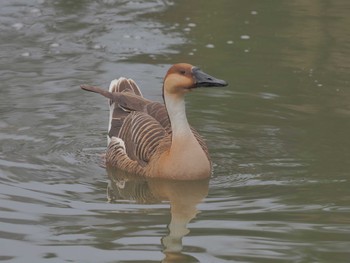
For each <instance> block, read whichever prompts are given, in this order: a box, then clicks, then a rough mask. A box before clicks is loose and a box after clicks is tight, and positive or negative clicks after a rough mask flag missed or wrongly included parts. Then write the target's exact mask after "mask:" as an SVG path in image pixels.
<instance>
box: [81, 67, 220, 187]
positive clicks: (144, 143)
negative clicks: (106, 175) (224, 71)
mask: <svg viewBox="0 0 350 263" xmlns="http://www.w3.org/2000/svg"><path fill="white" fill-rule="evenodd" d="M226 85H227V83H226V82H225V81H223V80H219V79H216V78H214V77H212V76H210V75H208V74H206V73H204V72H202V71H201V70H199V69H198V68H197V67H194V66H192V65H190V64H185V63H180V64H175V65H173V66H172V67H171V68H170V69H169V70H168V72H167V74H166V76H165V78H164V84H163V98H164V104H162V103H159V102H153V101H150V100H148V99H146V98H144V97H143V96H142V93H141V91H140V89H139V87H138V86H137V85H136V83H135V82H134V81H133V80H131V79H126V78H123V77H122V78H119V79H117V80H113V81H112V82H111V84H110V87H109V90H108V91H107V90H104V89H102V88H99V87H95V86H88V85H82V86H81V88H82V89H84V90H87V91H92V92H96V93H100V94H101V95H103V96H105V97H107V98H109V105H110V120H109V127H108V147H107V152H106V165H107V166H111V167H115V168H117V169H121V170H123V171H125V172H128V173H132V174H138V175H141V176H146V177H158V178H173V179H181V180H194V179H200V178H207V177H209V176H210V174H211V169H212V167H211V161H210V157H209V153H208V148H207V145H206V143H205V142H204V140H203V138H202V137H201V136H200V135H199V134H198V132H197V131H195V130H194V129H193V128H192V127H191V126H190V125H189V124H188V121H187V117H186V111H185V101H184V96H185V94H186V93H188V92H189V91H191V90H192V89H195V88H197V87H219V86H226Z"/></svg>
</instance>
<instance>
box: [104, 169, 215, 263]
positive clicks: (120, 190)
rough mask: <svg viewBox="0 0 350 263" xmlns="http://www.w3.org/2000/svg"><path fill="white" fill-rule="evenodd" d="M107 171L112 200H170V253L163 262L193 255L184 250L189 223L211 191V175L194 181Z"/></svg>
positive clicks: (167, 245) (167, 241) (166, 247)
mask: <svg viewBox="0 0 350 263" xmlns="http://www.w3.org/2000/svg"><path fill="white" fill-rule="evenodd" d="M107 171H108V176H109V178H110V182H109V185H108V187H107V197H108V200H109V201H110V202H114V201H117V200H133V201H136V202H137V203H142V204H151V203H160V202H162V201H169V202H170V212H171V221H170V223H169V225H168V229H169V233H168V235H167V236H165V237H163V238H162V244H163V246H164V250H163V252H164V254H165V255H166V257H165V258H164V260H163V262H181V260H183V259H184V258H187V257H190V256H189V255H184V254H182V253H181V251H182V238H183V237H184V236H185V235H187V234H188V233H189V230H188V228H187V224H188V223H189V222H190V221H191V219H193V218H194V217H195V216H196V214H197V213H198V210H197V208H196V206H197V205H198V204H199V203H200V202H201V201H202V200H203V198H205V197H206V196H207V194H208V187H209V179H204V180H194V181H177V180H169V179H146V178H144V177H137V176H135V175H132V176H130V175H128V174H126V173H124V172H122V171H120V170H116V169H107ZM179 260H180V261H179Z"/></svg>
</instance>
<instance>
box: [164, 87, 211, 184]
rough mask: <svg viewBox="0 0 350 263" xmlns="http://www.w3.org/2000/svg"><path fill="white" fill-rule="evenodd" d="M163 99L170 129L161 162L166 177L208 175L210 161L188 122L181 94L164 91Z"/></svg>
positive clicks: (192, 177) (194, 177)
mask: <svg viewBox="0 0 350 263" xmlns="http://www.w3.org/2000/svg"><path fill="white" fill-rule="evenodd" d="M164 101H165V105H166V108H167V110H168V114H169V119H170V123H171V129H172V140H171V146H170V149H169V152H168V153H167V154H166V155H165V156H166V158H165V161H164V162H163V167H165V168H164V170H163V171H164V173H167V177H172V178H183V179H199V178H207V177H209V176H210V171H211V166H210V162H209V160H208V158H207V155H206V154H205V152H204V151H203V149H202V147H201V146H200V144H199V143H198V141H197V139H196V137H195V136H194V134H193V132H192V131H191V128H190V125H189V124H188V121H187V118H186V111H185V101H184V97H183V95H174V94H166V93H165V94H164Z"/></svg>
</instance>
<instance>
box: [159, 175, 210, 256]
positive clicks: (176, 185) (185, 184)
mask: <svg viewBox="0 0 350 263" xmlns="http://www.w3.org/2000/svg"><path fill="white" fill-rule="evenodd" d="M208 184H209V180H208V179H205V180H195V181H173V182H171V183H170V182H168V183H167V184H163V185H162V186H163V187H161V188H160V187H159V188H158V189H161V190H162V192H159V193H161V194H162V195H163V196H166V197H167V199H168V200H169V201H170V206H171V221H170V223H169V225H168V229H169V234H168V235H167V236H166V237H164V238H163V245H164V247H165V250H164V252H180V251H181V250H182V238H183V237H184V236H185V235H187V234H188V233H189V230H188V228H187V224H188V223H189V222H190V221H191V220H192V219H193V218H194V217H195V216H196V215H197V213H198V210H197V208H196V206H197V204H198V203H199V202H201V201H202V200H203V198H204V197H205V196H206V195H207V194H208ZM158 189H157V190H158Z"/></svg>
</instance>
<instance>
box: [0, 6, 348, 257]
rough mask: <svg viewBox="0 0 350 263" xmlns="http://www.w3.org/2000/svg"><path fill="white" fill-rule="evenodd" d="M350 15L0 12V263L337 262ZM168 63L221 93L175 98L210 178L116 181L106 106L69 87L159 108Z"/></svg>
mask: <svg viewBox="0 0 350 263" xmlns="http://www.w3.org/2000/svg"><path fill="white" fill-rule="evenodd" d="M349 10H350V4H349V1H348V0H339V1H332V2H331V1H321V0H315V1H301V0H298V1H277V0H276V1H273V0H271V1H258V0H256V1H254V0H252V1H232V0H223V1H209V0H206V1H199V0H193V1H184V0H179V1H168V0H164V1H117V0H96V1H87V0H85V1H84V0H74V1H73V0H60V1H59V0H56V1H54V0H52V1H51V0H47V1H45V0H26V1H24V0H21V1H20V0H12V1H1V3H0V30H1V38H0V76H1V84H0V89H1V96H0V114H1V119H0V147H1V153H0V261H3V262H206V263H207V262H215V263H216V262H218V263H220V262H337V263H340V262H350V251H349V248H350V136H349V135H350V75H349V72H350V60H349V58H350V34H349V25H350V16H349ZM176 62H189V63H191V64H194V65H197V66H200V67H201V68H202V69H203V70H204V71H206V72H208V73H210V74H212V75H214V76H217V77H218V78H222V79H225V80H227V81H228V82H229V84H230V85H229V86H228V87H226V88H220V89H219V88H218V89H202V90H198V91H196V92H193V93H191V94H189V96H188V97H187V112H188V119H189V121H190V123H191V124H192V125H193V126H194V127H196V128H197V130H198V131H199V132H200V133H201V134H202V135H203V136H204V137H205V138H206V139H207V141H208V145H209V148H210V152H211V156H212V159H213V163H214V168H215V169H214V173H213V176H212V178H211V179H210V181H200V182H188V183H184V182H177V181H164V180H163V181H159V180H152V181H137V180H135V181H125V180H123V179H121V180H115V178H114V177H113V172H110V171H108V172H107V171H106V170H105V169H104V168H101V167H100V166H99V162H100V155H101V153H103V151H104V150H105V146H106V129H107V121H108V109H107V102H106V100H105V98H103V97H102V96H97V95H94V94H90V93H86V92H83V91H81V90H80V88H79V85H80V84H83V83H87V84H93V85H100V86H103V87H107V86H108V85H109V82H110V81H111V80H112V79H114V78H117V77H119V76H126V77H129V78H133V79H135V80H136V82H137V83H138V84H139V85H140V86H141V87H142V91H143V94H144V95H145V96H146V97H147V98H150V99H153V100H158V101H161V92H160V89H161V85H162V78H163V76H164V74H165V72H166V70H167V68H168V67H169V66H170V65H171V64H173V63H176ZM109 178H111V179H109Z"/></svg>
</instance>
